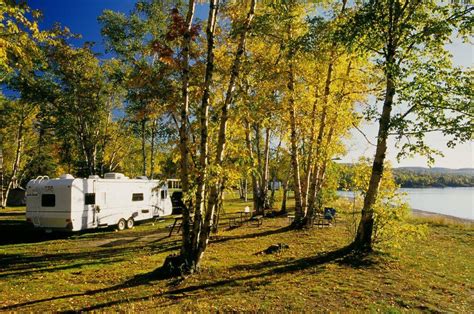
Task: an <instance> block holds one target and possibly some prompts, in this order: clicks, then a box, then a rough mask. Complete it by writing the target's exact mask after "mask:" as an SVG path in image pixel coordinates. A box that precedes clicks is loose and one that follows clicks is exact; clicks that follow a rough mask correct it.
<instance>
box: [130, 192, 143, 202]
mask: <svg viewBox="0 0 474 314" xmlns="http://www.w3.org/2000/svg"><path fill="white" fill-rule="evenodd" d="M132 201H133V202H137V201H143V193H133V194H132Z"/></svg>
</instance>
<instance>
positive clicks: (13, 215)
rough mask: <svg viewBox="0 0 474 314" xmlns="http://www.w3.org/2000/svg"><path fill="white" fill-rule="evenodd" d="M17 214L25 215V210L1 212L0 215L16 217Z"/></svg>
mask: <svg viewBox="0 0 474 314" xmlns="http://www.w3.org/2000/svg"><path fill="white" fill-rule="evenodd" d="M16 216H25V212H6V213H2V212H0V217H16Z"/></svg>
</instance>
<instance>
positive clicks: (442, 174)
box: [394, 167, 474, 188]
mask: <svg viewBox="0 0 474 314" xmlns="http://www.w3.org/2000/svg"><path fill="white" fill-rule="evenodd" d="M473 170H474V169H448V168H431V169H430V168H421V167H420V168H418V167H406V168H396V169H394V176H395V182H397V184H399V185H400V186H401V187H402V188H426V187H440V188H442V187H472V186H474V172H473Z"/></svg>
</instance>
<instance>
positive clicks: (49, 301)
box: [0, 194, 474, 312]
mask: <svg viewBox="0 0 474 314" xmlns="http://www.w3.org/2000/svg"><path fill="white" fill-rule="evenodd" d="M250 202H251V199H249V202H247V203H244V202H243V201H241V200H239V199H238V195H237V194H235V195H230V194H229V195H226V203H225V205H226V207H225V211H226V213H231V212H235V211H240V210H242V209H243V208H244V207H245V206H247V205H249V206H250ZM349 205H350V204H347V203H345V202H343V201H337V202H335V203H334V204H332V206H335V207H336V208H337V209H338V211H339V213H340V217H339V220H338V222H337V224H336V227H326V228H316V229H314V230H309V231H288V230H287V229H285V227H286V226H288V223H289V222H288V219H287V218H285V217H281V218H272V219H265V221H264V224H263V225H262V226H261V227H255V226H252V225H248V226H247V225H243V226H242V227H238V228H234V229H229V228H228V225H227V222H226V220H225V219H223V220H222V221H221V222H222V226H221V228H220V230H219V234H218V235H215V236H213V239H212V240H211V244H210V246H209V248H208V250H207V251H206V254H205V257H204V260H203V264H202V268H201V272H200V273H199V274H196V275H194V276H193V277H191V278H189V279H187V280H186V281H184V282H177V281H175V280H158V279H157V278H156V277H154V276H153V271H154V270H155V269H156V268H157V267H159V266H161V264H162V263H163V261H164V259H165V258H166V256H167V255H169V254H171V253H176V252H178V250H179V244H180V239H181V237H180V236H179V235H173V236H171V237H168V236H167V235H168V229H166V226H167V225H169V224H170V223H171V220H170V219H168V220H167V221H164V222H160V223H157V224H154V225H153V224H151V223H146V224H141V225H138V226H137V227H136V228H134V229H132V230H126V231H124V232H115V231H113V230H105V231H93V232H88V233H83V234H76V235H72V236H52V237H49V238H48V237H46V238H41V236H39V235H37V234H36V233H34V234H32V235H34V236H39V237H40V238H36V239H29V238H28V240H35V241H36V240H37V241H38V242H34V241H24V238H19V240H18V241H17V242H15V241H14V239H11V238H8V239H7V238H5V239H3V240H8V241H4V242H1V243H5V242H8V243H10V244H6V245H0V310H4V311H20V312H24V311H35V312H41V311H53V310H60V311H67V310H74V311H80V310H92V309H96V310H104V309H111V308H112V309H113V310H116V311H117V310H118V311H143V310H145V309H148V310H156V311H165V312H178V311H193V312H198V311H202V312H209V311H251V312H255V311H269V312H275V311H293V312H302V311H306V312H312V311H339V312H347V311H353V310H365V311H383V312H389V311H416V310H421V311H435V312H436V311H441V312H470V311H471V310H472V308H474V304H473V300H472V295H471V293H470V291H472V289H473V288H474V286H473V282H472V280H473V278H474V267H473V264H472V261H471V257H472V256H473V254H474V248H473V246H472V243H473V239H474V229H473V228H472V225H466V226H463V227H462V228H459V227H458V225H457V224H453V223H451V222H449V221H445V220H440V219H438V218H436V217H435V218H429V217H423V218H413V223H420V222H423V223H428V224H429V226H430V233H429V235H428V238H427V239H425V240H422V241H418V242H415V243H411V244H409V245H408V246H407V247H406V248H405V249H404V250H403V251H402V252H401V253H400V254H398V255H387V254H374V255H372V256H371V257H369V258H361V259H353V258H348V257H342V256H338V255H334V256H333V255H331V254H332V253H330V252H335V251H337V250H338V249H340V248H342V247H344V246H345V245H346V244H348V243H349V242H350V240H351V235H350V233H349V232H348V228H347V222H348V221H349V218H350V215H351V211H350V207H349V209H348V210H345V209H344V208H343V207H344V206H349ZM290 206H291V203H290ZM275 208H276V209H279V203H276V204H275ZM23 210H24V209H11V208H10V209H8V210H7V211H2V215H1V216H0V233H1V234H2V237H15V236H16V235H18V233H9V234H5V233H3V232H2V231H1V230H2V227H3V226H4V225H5V224H7V223H8V224H9V226H10V227H9V228H11V226H14V227H15V228H18V226H19V227H20V228H23V227H24V226H23V221H24V215H23V214H22V212H23ZM224 217H225V215H224ZM430 219H432V220H431V222H430ZM31 242H33V243H31ZM275 243H286V244H288V245H289V249H287V250H284V251H282V252H281V253H279V254H276V255H265V254H257V253H259V252H261V251H262V250H264V249H266V248H267V247H268V246H269V245H271V244H275ZM328 253H329V254H328Z"/></svg>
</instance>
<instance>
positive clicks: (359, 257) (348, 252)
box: [0, 247, 371, 311]
mask: <svg viewBox="0 0 474 314" xmlns="http://www.w3.org/2000/svg"><path fill="white" fill-rule="evenodd" d="M369 261H370V257H369V256H367V255H365V254H356V253H354V252H353V251H352V249H351V247H344V248H341V249H338V250H335V251H330V252H325V253H322V254H319V255H317V256H314V257H308V258H302V259H296V260H290V261H282V262H263V263H258V264H254V265H245V269H251V270H256V271H260V272H258V273H255V274H250V275H247V276H242V277H237V278H230V279H224V280H218V281H214V282H208V283H204V284H199V285H192V286H188V287H185V288H180V289H172V290H170V291H166V292H163V293H158V294H154V295H148V296H140V297H135V298H132V297H127V298H126V299H123V298H120V299H119V300H113V301H109V302H105V303H100V304H95V305H92V306H89V307H86V308H82V309H80V311H92V310H100V309H104V308H107V307H110V306H115V305H119V304H122V303H126V302H139V301H145V300H148V299H149V298H157V297H168V298H170V299H181V298H184V297H186V293H190V292H195V291H202V290H204V291H208V292H209V291H210V290H213V289H215V288H219V287H225V286H227V287H232V286H239V285H242V284H244V281H247V280H252V279H256V278H258V279H265V278H266V277H269V276H274V275H279V274H284V273H293V272H297V271H301V270H305V269H309V268H314V267H317V266H320V265H323V264H326V263H329V262H337V263H339V264H343V265H349V266H352V267H361V266H362V265H364V266H365V265H370V264H371V262H369ZM240 269H244V266H236V267H234V268H233V270H240ZM321 271H323V270H321ZM166 279H168V278H167V277H166V276H164V275H163V273H162V271H161V269H160V268H158V269H156V270H154V271H152V272H149V273H145V274H139V275H136V276H134V277H133V278H131V279H129V280H127V281H126V282H123V283H121V284H119V285H115V286H112V287H108V288H104V289H97V290H90V291H86V292H84V293H76V294H68V295H63V296H56V297H52V298H47V299H41V300H35V301H29V302H25V303H21V304H16V305H11V306H6V307H3V308H0V310H13V309H17V308H21V307H25V306H30V305H34V304H38V303H43V302H49V301H53V300H59V299H68V298H73V297H84V296H90V295H98V294H101V293H107V292H112V291H116V290H121V289H128V288H133V287H137V286H142V285H149V284H153V283H154V282H157V281H162V280H166ZM264 282H271V281H269V280H266V281H264Z"/></svg>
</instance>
